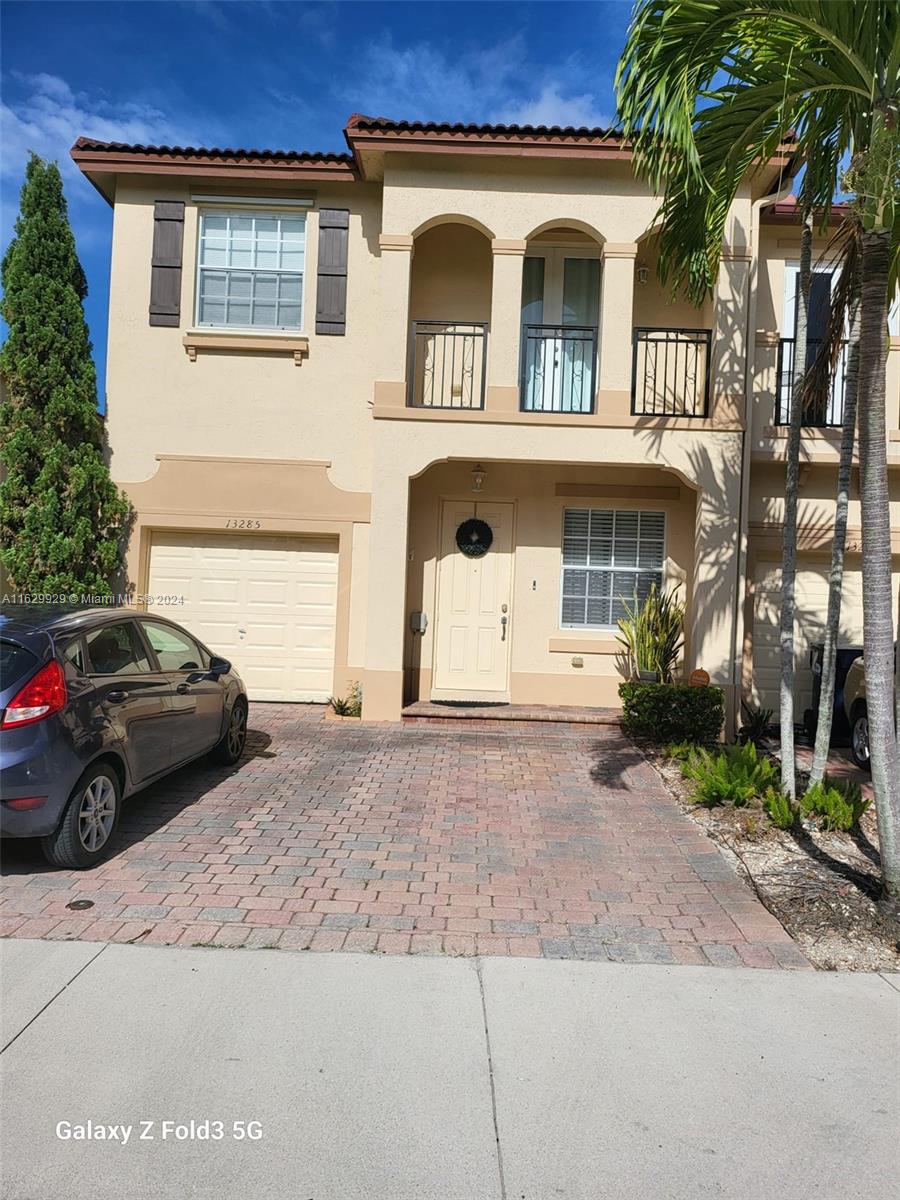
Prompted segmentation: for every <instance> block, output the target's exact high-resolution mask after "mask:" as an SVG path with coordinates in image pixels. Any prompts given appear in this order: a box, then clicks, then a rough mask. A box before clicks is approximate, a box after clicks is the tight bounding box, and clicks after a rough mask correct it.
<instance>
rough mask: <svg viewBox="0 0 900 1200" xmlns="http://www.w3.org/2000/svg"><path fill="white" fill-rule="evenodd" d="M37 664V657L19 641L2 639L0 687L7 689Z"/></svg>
mask: <svg viewBox="0 0 900 1200" xmlns="http://www.w3.org/2000/svg"><path fill="white" fill-rule="evenodd" d="M36 665H37V658H36V656H35V655H34V654H32V653H31V651H30V650H26V649H25V647H24V646H20V645H19V644H18V642H8V641H0V688H2V690H3V691H6V689H7V688H9V687H12V686H13V684H14V683H18V682H19V680H20V679H22V678H23V677H24V676H25V675H27V674H28V673H29V671H31V670H32V669H33V668H34V667H35V666H36Z"/></svg>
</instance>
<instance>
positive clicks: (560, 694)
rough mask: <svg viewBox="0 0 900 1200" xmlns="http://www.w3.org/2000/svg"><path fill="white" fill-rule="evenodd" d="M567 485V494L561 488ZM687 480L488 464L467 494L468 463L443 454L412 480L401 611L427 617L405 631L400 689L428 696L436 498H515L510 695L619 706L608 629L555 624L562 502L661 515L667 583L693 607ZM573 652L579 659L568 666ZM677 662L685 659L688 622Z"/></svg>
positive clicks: (616, 661) (618, 676)
mask: <svg viewBox="0 0 900 1200" xmlns="http://www.w3.org/2000/svg"><path fill="white" fill-rule="evenodd" d="M562 490H565V492H566V494H565V495H562V494H560V492H561V491H562ZM694 499H695V494H694V492H693V491H692V489H691V488H689V487H687V486H686V485H684V484H683V483H682V482H681V480H679V479H678V478H677V477H676V476H673V475H672V474H669V473H666V472H664V471H660V470H658V469H655V468H644V469H637V470H635V469H632V470H625V469H622V468H610V467H577V466H573V465H565V464H544V463H538V464H521V463H491V464H489V465H488V467H487V471H486V475H485V479H484V484H483V487H482V490H481V491H480V492H479V493H477V494H473V492H472V487H471V466H470V464H469V463H468V462H458V461H457V462H449V463H447V462H445V463H439V464H436V465H434V466H432V467H430V468H429V469H428V470H427V471H426V472H425V473H424V475H421V476H420V477H419V478H417V479H414V480H413V481H412V484H411V492H410V532H409V546H408V556H407V559H408V563H409V568H408V585H407V597H406V607H407V611H408V612H412V611H417V610H422V611H424V612H425V613H426V614H427V616H428V618H429V620H428V628H427V630H426V632H425V634H424V635H422V636H420V635H412V634H410V632H409V630H408V629H407V631H406V641H405V649H404V662H405V663H406V664H407V667H408V668H409V674H408V678H407V696H408V698H410V699H428V698H429V694H430V686H431V679H432V673H433V663H434V651H435V629H436V626H437V622H436V619H435V618H436V616H437V614H438V612H439V603H438V590H437V589H438V563H439V557H440V521H441V508H442V503H443V502H444V501H449V500H454V501H455V500H460V501H465V502H469V503H474V502H475V501H476V500H477V501H478V502H479V503H490V502H491V501H498V500H500V501H508V502H512V503H513V505H514V506H515V548H514V552H513V558H514V565H513V583H512V595H511V602H510V614H511V615H510V626H509V637H510V699H511V700H512V702H513V703H523V704H529V703H531V704H600V705H617V704H618V695H617V687H618V684H619V683H620V682H621V680H622V678H623V675H622V671H621V646H620V645H619V643H618V642H617V641H616V637H615V633H614V632H607V631H598V630H587V629H567V628H563V627H562V626H561V624H560V563H561V554H562V541H561V539H562V521H563V510H564V509H566V508H622V509H631V510H634V509H638V510H642V509H643V510H651V511H654V512H664V513H665V514H666V564H665V570H664V580H665V584H666V586H667V587H670V588H674V587H675V586H677V585H679V584H680V585H681V593H680V594H681V597H682V599H686V600H687V603H688V606H689V609H690V608H691V601H692V593H693V576H694V507H695V505H694ZM574 659H580V660H581V663H582V665H576V663H575V662H573V660H574ZM684 661H685V662H687V663H690V662H692V654H691V647H690V630H688V631H687V644H686V646H685V653H684Z"/></svg>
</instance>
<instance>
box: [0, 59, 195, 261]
mask: <svg viewBox="0 0 900 1200" xmlns="http://www.w3.org/2000/svg"><path fill="white" fill-rule="evenodd" d="M14 78H15V80H16V82H17V83H18V84H19V86H20V89H21V90H22V92H23V95H22V98H21V99H19V100H14V101H10V102H8V103H4V104H3V105H0V140H2V143H3V165H2V175H0V184H2V193H3V210H2V217H0V221H2V235H3V240H4V241H5V240H6V238H7V237H8V236H9V234H10V232H11V226H12V221H13V220H14V218H15V212H16V208H17V205H18V193H19V188H20V186H21V183H22V180H23V179H24V175H25V164H26V162H27V161H28V155H29V154H30V152H31V151H32V150H33V151H34V152H35V153H37V154H39V155H41V157H42V158H48V159H55V160H56V161H57V162H58V163H59V166H60V170H61V171H62V173H63V177H64V179H65V180H66V181H67V188H66V191H67V194H68V196H69V199H70V202H71V201H72V200H76V201H77V199H78V198H79V197H82V196H85V197H86V196H87V195H88V192H87V191H86V190H83V189H82V188H81V187H78V186H72V184H73V183H74V182H75V180H76V179H77V176H78V174H79V173H78V170H77V168H76V167H75V165H74V163H73V162H72V160H71V158H70V157H69V149H70V148H71V146H72V144H73V142H74V141H75V139H76V138H78V137H82V136H83V137H95V138H98V139H100V140H101V141H108V142H143V143H145V144H153V143H157V144H159V143H163V144H166V143H167V144H169V145H185V144H189V143H191V142H194V143H196V142H197V141H200V142H201V144H202V139H203V136H204V133H203V132H202V131H200V130H198V129H197V128H193V129H191V128H187V127H185V126H184V125H183V124H180V123H178V122H175V121H173V120H172V119H171V118H170V117H169V116H168V115H167V114H166V113H164V112H162V111H160V110H159V109H157V108H155V107H153V106H152V105H150V104H143V103H140V102H136V101H130V102H127V103H121V104H120V103H117V104H114V103H112V102H111V101H110V100H109V99H107V98H106V97H104V96H100V95H89V94H87V93H84V92H74V91H73V90H72V88H71V87H70V86H69V84H68V83H67V82H66V81H65V80H64V79H61V78H60V77H59V76H57V75H47V74H39V75H19V74H15V75H14ZM6 90H7V93H8V92H9V90H10V89H9V88H7V89H6ZM209 133H210V131H209V130H206V131H205V135H208V134H209Z"/></svg>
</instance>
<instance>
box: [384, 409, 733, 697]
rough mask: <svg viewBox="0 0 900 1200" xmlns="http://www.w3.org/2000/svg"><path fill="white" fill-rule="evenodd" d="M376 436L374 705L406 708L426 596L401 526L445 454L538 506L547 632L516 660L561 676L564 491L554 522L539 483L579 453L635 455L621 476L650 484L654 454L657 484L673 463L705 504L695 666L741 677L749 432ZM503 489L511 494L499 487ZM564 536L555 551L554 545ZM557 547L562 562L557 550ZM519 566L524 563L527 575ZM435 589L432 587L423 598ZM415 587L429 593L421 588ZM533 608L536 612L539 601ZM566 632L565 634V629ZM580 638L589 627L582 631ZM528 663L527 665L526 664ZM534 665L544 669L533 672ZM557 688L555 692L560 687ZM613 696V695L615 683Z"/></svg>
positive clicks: (698, 545) (601, 460) (502, 427)
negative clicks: (410, 641) (410, 646)
mask: <svg viewBox="0 0 900 1200" xmlns="http://www.w3.org/2000/svg"><path fill="white" fill-rule="evenodd" d="M374 436H375V446H376V449H375V454H376V461H377V462H378V464H379V472H378V486H377V487H376V489H375V491H374V492H373V496H372V527H371V542H370V561H371V563H372V564H375V563H377V564H378V569H377V572H375V571H374V570H373V571H372V574H371V575H370V588H369V598H368V617H367V619H368V638H367V650H366V668H367V669H366V689H367V690H366V697H367V701H366V702H367V704H368V705H369V709H368V712H369V715H370V716H374V717H386V716H389V715H391V714H392V713H395V712H397V711H399V707H400V704H401V699H402V693H403V670H404V667H405V666H406V665H407V659H406V657H405V651H406V633H405V631H406V623H407V617H408V613H409V611H411V610H412V609H413V608H415V607H416V605H415V604H411V603H410V597H409V595H408V593H407V579H408V578H409V579H410V580H413V578H414V572H413V571H412V569H411V563H412V561H414V560H411V559H410V557H409V555H411V554H412V555H415V552H416V551H415V547H414V546H413V545H411V544H410V543H409V542H408V541H407V539H406V538H404V537H402V536H398V531H400V530H403V529H406V528H407V525H408V521H409V519H410V517H411V516H412V518H413V521H414V523H415V522H416V521H418V520H419V519H420V515H419V513H420V508H421V504H422V502H421V498H420V493H419V491H418V487H419V486H420V485H418V484H413V488H412V490H411V488H410V481H412V480H416V479H417V477H418V476H423V475H424V473H425V472H426V471H428V468H429V467H432V464H435V463H440V462H442V461H443V460H451V461H453V462H454V466H453V471H454V472H457V474H456V475H455V476H454V478H455V479H465V478H467V477H468V475H469V474H470V473H471V470H472V467H473V465H474V464H475V463H476V462H480V463H482V464H483V465H484V466H485V468H486V470H487V473H488V479H489V480H492V479H495V480H498V481H500V482H498V483H496V484H495V485H492V486H497V487H501V486H502V487H503V488H504V490H505V494H504V498H508V499H515V500H517V501H519V502H521V503H522V504H523V505H525V512H526V515H527V514H528V512H529V511H531V513H532V515H531V518H530V521H531V524H532V526H534V528H533V529H532V533H533V534H534V536H535V538H536V539H539V545H538V548H533V547H531V548H530V547H529V545H528V542H527V541H523V540H521V539H520V546H521V547H522V554H523V556H524V562H525V563H526V564H528V563H529V562H530V565H531V567H532V575H531V579H532V580H537V581H538V588H539V590H540V596H541V600H540V604H539V605H538V606H537V607H534V608H532V610H531V611H533V613H534V617H533V622H534V630H535V631H536V630H538V629H540V635H539V640H538V641H537V642H535V641H534V638H533V637H532V636H530V635H529V637H528V638H523V639H522V644H523V645H529V644H530V645H531V646H532V649H531V650H530V651H520V650H516V651H515V653H516V654H517V655H518V654H520V653H522V654H524V656H525V657H524V658H523V659H521V660H517V661H519V662H520V665H521V667H522V668H523V670H522V674H523V676H524V675H527V674H542V675H546V676H548V677H549V676H554V675H562V674H563V673H566V672H567V670H568V669H567V668H566V667H565V666H564V663H563V660H562V659H558V658H556V654H557V653H559V652H553V657H550V654H549V651H548V647H547V645H546V642H547V639H548V638H549V637H550V636H551V631H550V623H552V620H553V617H552V616H551V600H553V604H558V587H559V561H558V544H559V542H558V538H559V533H558V528H557V529H555V532H554V525H555V524H556V523H558V519H559V512H560V510H561V507H562V505H561V504H560V503H559V500H558V498H556V497H554V499H553V504H552V507H551V509H550V511H549V513H548V515H547V516H546V524H542V519H540V518H538V517H537V516H536V515H535V512H534V510H533V509H530V506H531V505H532V504H533V503H534V502H533V500H532V499H531V497H532V493H533V492H535V494H536V495H537V496H538V497H540V496H541V495H542V494H546V487H548V486H549V483H550V482H551V481H553V482H554V483H555V481H556V480H557V479H558V477H559V465H564V466H565V468H566V469H565V470H564V472H563V474H564V475H567V476H568V477H570V478H571V475H572V473H573V472H574V474H576V475H578V474H580V470H576V469H575V467H574V464H577V465H578V468H579V469H581V468H596V467H600V466H603V467H605V468H607V469H609V468H611V466H612V465H613V464H619V465H620V466H625V465H626V464H627V465H629V466H630V467H632V468H635V470H633V471H632V472H627V471H625V472H612V473H613V474H616V475H617V477H618V478H619V479H621V478H624V477H625V476H627V475H629V474H630V475H631V477H632V480H633V481H634V485H635V486H638V485H639V480H640V479H641V478H647V473H646V468H647V466H648V464H657V465H658V467H659V468H660V469H659V470H657V471H656V472H655V474H656V476H657V478H656V482H657V483H658V482H660V479H659V476H661V475H662V474H666V475H667V476H668V477H669V478H670V479H671V480H672V481H673V482H674V483H675V484H677V485H678V486H682V485H683V486H684V488H685V489H686V491H688V492H693V493H695V495H694V496H693V498H692V501H691V502H692V504H693V514H694V516H693V527H692V528H693V539H694V551H693V553H694V561H693V587H694V595H693V599H694V603H693V606H692V609H691V613H690V629H689V638H690V656H691V661H690V662H689V664H688V665H689V666H690V667H693V666H695V665H700V666H703V667H704V668H705V669H706V670H708V671H709V672H710V675H711V677H712V679H713V680H714V681H715V682H717V683H721V684H722V685H723V686H725V687H726V688H728V687H730V685H731V683H732V681H733V679H734V652H733V645H734V641H733V639H734V637H735V632H736V631H735V627H734V606H733V604H732V598H733V596H734V594H735V590H736V588H737V584H738V580H737V551H738V546H739V492H740V454H741V439H740V434H739V433H715V434H710V433H696V432H692V431H690V430H673V431H671V432H669V433H667V434H666V435H664V436H660V435H659V434H658V433H657V432H656V431H654V430H653V429H652V428H651V429H635V428H615V427H605V428H600V427H596V426H589V425H588V426H585V425H581V426H579V425H577V424H568V425H558V426H551V425H544V426H541V425H535V424H531V425H527V424H523V423H521V422H514V423H510V424H502V423H499V422H494V421H491V420H484V421H480V422H476V421H471V420H466V421H457V420H447V421H443V420H417V421H401V420H392V419H390V418H383V419H378V420H376V421H375V426H374ZM510 463H517V464H530V466H529V467H527V468H525V469H524V470H521V469H518V470H517V471H512V469H511V468H508V467H507V466H505V465H504V464H510ZM538 464H548V468H549V464H557V465H556V466H554V467H552V468H549V469H548V470H546V471H544V468H543V467H540V468H539V467H538ZM449 469H450V468H447V470H449ZM508 471H509V472H510V473H507V472H508ZM495 472H496V475H495ZM437 477H438V478H440V476H437ZM539 478H540V479H542V480H543V484H542V483H540V482H539ZM542 488H543V489H544V491H543V492H542ZM464 494H465V493H464ZM493 498H494V499H498V498H500V497H499V495H494V497H493ZM629 503H631V501H630V500H629ZM685 503H687V502H686V501H685ZM626 506H627V505H626ZM644 506H645V507H652V506H653V505H652V503H651V504H645V505H644ZM425 507H426V508H427V507H428V505H427V504H426V505H425ZM421 520H423V521H425V522H428V521H431V520H432V517H431V516H424V515H423V516H421ZM685 520H686V512H682V513H681V516H680V519H679V522H678V523H677V524H676V526H675V527H676V528H677V529H678V530H681V531H683V529H684V522H685ZM420 532H421V531H420ZM679 536H680V535H679ZM676 544H677V539H676ZM553 546H555V547H556V550H554V551H552V552H551V549H550V548H551V547H553ZM554 555H555V557H556V561H555V563H554V562H552V561H551V559H552V558H553V557H554ZM673 559H674V561H675V563H676V564H677V565H678V566H680V568H681V569H683V570H688V569H689V564H688V563H687V553H686V551H684V549H683V548H682V549H679V550H678V551H677V555H673ZM419 570H422V571H424V576H423V584H422V588H423V589H427V587H428V567H427V565H426V566H424V567H422V566H421V564H419V565H417V566H416V567H415V571H416V572H418V571H419ZM518 570H519V568H518V565H517V567H516V571H517V577H518ZM526 570H527V569H526ZM526 577H527V576H526ZM415 587H418V584H415ZM535 590H536V591H537V589H535ZM424 595H425V591H424V590H423V593H422V603H424ZM554 595H555V597H556V599H555V600H554V599H553V597H554ZM415 598H416V599H419V597H418V595H416V597H415ZM526 611H529V604H528V603H526ZM554 611H555V610H554ZM526 628H528V624H526ZM556 632H557V633H559V630H558V629H557V630H556ZM560 636H563V635H562V634H560ZM579 637H582V635H580V634H579ZM426 665H427V653H426ZM526 667H527V668H528V670H525V669H524V668H526ZM531 668H535V670H534V671H533V672H532V671H531ZM593 672H596V674H597V676H600V675H601V674H604V673H606V677H607V679H608V680H609V681H610V683H609V684H607V685H605V686H607V687H611V685H612V676H611V675H609V674H608V664H606V665H604V666H602V667H601V666H599V665H597V664H595V665H594V667H593V668H592V670H591V671H588V672H587V673H586V674H583V675H579V676H578V678H580V679H582V680H583V679H586V678H588V677H589V676H590V675H591V674H592V673H593ZM573 677H574V676H573ZM577 686H578V687H579V689H580V691H579V696H580V697H581V698H580V699H579V700H573V701H572V702H574V703H579V702H581V703H589V702H590V701H589V700H588V699H587V695H588V694H597V693H595V692H592V691H591V690H590V689H591V688H593V685H592V684H591V685H586V684H583V683H582V684H580V685H577ZM560 690H561V691H562V689H560ZM553 694H554V695H556V692H554V693H553ZM612 694H613V695H614V688H612ZM604 695H606V696H609V695H610V692H609V691H607V692H605V693H604ZM595 702H601V703H602V702H608V701H595Z"/></svg>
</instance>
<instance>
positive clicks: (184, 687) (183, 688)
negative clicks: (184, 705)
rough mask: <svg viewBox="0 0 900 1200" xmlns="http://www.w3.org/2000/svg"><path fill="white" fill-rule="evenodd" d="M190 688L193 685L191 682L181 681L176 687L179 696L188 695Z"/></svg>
mask: <svg viewBox="0 0 900 1200" xmlns="http://www.w3.org/2000/svg"><path fill="white" fill-rule="evenodd" d="M190 690H191V685H190V684H189V683H179V685H178V687H177V688H176V689H175V691H176V692H177V693H178V695H179V696H186V695H187V694H188V692H189V691H190Z"/></svg>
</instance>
